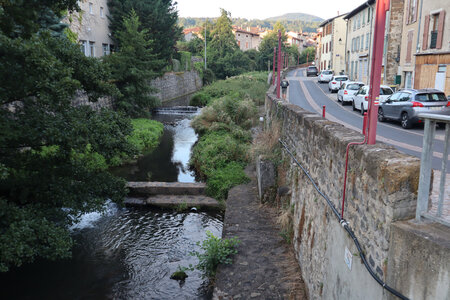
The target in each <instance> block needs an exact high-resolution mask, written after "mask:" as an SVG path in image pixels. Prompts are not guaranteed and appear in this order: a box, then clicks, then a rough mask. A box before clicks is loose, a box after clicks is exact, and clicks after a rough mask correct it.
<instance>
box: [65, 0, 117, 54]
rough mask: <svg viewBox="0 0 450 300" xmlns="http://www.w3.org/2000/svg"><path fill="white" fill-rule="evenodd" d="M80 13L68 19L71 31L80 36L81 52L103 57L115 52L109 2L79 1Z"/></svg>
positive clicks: (102, 0)
mask: <svg viewBox="0 0 450 300" xmlns="http://www.w3.org/2000/svg"><path fill="white" fill-rule="evenodd" d="M78 5H79V6H80V8H81V11H80V12H74V13H72V14H71V15H69V16H68V17H67V20H65V22H67V23H69V24H70V25H69V26H70V29H71V30H72V31H73V32H75V33H76V34H77V35H78V41H79V43H80V45H81V51H83V53H84V54H85V55H86V56H93V57H101V56H103V55H108V54H109V53H110V52H111V51H113V50H114V44H113V40H112V39H111V31H110V30H109V20H108V15H109V10H108V5H107V0H83V1H79V3H78Z"/></svg>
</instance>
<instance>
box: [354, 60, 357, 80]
mask: <svg viewBox="0 0 450 300" xmlns="http://www.w3.org/2000/svg"><path fill="white" fill-rule="evenodd" d="M354 78H358V61H355V76H354Z"/></svg>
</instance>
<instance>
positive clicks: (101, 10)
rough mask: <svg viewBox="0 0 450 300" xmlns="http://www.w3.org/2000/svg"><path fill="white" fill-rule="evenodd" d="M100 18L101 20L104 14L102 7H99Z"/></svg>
mask: <svg viewBox="0 0 450 300" xmlns="http://www.w3.org/2000/svg"><path fill="white" fill-rule="evenodd" d="M100 17H102V18H104V17H105V15H104V12H103V7H100Z"/></svg>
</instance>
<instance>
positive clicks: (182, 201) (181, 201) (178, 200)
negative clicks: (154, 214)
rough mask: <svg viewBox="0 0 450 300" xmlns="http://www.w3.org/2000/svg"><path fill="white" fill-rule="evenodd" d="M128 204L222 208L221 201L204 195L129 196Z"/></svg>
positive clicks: (174, 207)
mask: <svg viewBox="0 0 450 300" xmlns="http://www.w3.org/2000/svg"><path fill="white" fill-rule="evenodd" d="M124 203H125V205H126V206H137V207H158V208H173V209H176V208H178V207H180V206H183V205H186V208H191V207H196V208H199V209H200V208H203V209H220V204H219V201H217V200H216V199H213V198H211V197H207V196H203V195H152V196H150V197H137V198H136V197H127V198H126V199H125V201H124Z"/></svg>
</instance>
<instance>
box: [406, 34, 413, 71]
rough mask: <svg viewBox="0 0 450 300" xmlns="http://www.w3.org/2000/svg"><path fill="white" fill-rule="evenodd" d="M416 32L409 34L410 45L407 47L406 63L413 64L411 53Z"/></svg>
mask: <svg viewBox="0 0 450 300" xmlns="http://www.w3.org/2000/svg"><path fill="white" fill-rule="evenodd" d="M413 35H414V31H410V32H408V44H407V46H406V59H405V62H407V63H410V62H411V52H412V40H413Z"/></svg>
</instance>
